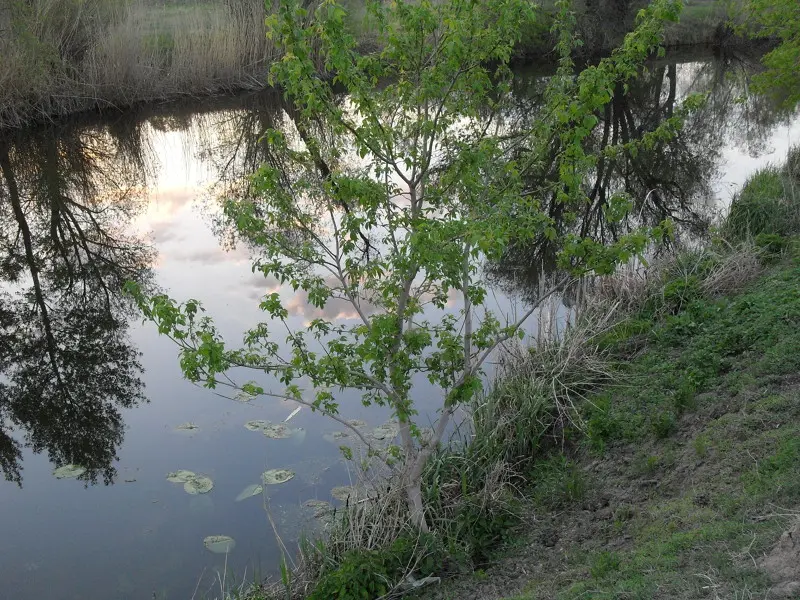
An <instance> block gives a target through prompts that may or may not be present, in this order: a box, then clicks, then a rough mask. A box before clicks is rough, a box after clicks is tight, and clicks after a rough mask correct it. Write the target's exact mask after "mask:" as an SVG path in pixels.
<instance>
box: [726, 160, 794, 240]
mask: <svg viewBox="0 0 800 600" xmlns="http://www.w3.org/2000/svg"><path fill="white" fill-rule="evenodd" d="M796 186H797V184H796V183H795V182H793V181H792V180H791V178H790V176H789V174H788V171H787V168H786V167H784V168H778V167H766V168H764V169H761V170H759V171H756V173H754V174H753V175H751V176H750V177H749V178H748V179H747V181H746V182H745V184H744V186H743V187H742V190H741V191H740V192H739V193H738V194H737V195H736V196H735V197H734V199H733V201H732V202H731V207H730V211H729V213H728V216H727V218H726V220H725V224H724V226H723V234H724V235H726V236H727V237H728V238H729V239H731V240H742V239H746V238H748V237H756V236H758V235H759V234H762V233H765V234H777V235H782V236H786V235H790V234H793V233H798V232H800V198H798V195H797V194H798V192H797V189H796Z"/></svg>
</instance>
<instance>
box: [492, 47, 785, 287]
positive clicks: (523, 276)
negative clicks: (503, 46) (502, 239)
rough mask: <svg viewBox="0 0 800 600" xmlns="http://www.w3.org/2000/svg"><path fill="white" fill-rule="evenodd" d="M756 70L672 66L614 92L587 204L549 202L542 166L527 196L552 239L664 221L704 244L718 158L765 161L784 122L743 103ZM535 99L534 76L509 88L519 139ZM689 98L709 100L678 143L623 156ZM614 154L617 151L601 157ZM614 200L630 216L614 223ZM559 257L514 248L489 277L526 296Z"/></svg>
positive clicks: (547, 245) (729, 61) (764, 102)
mask: <svg viewBox="0 0 800 600" xmlns="http://www.w3.org/2000/svg"><path fill="white" fill-rule="evenodd" d="M690 58H691V57H690ZM757 68H759V64H758V62H757V59H752V60H750V59H747V58H742V57H735V56H723V57H719V58H717V59H715V60H706V61H702V62H695V61H693V60H688V61H684V60H681V59H680V58H679V57H678V58H672V59H670V60H660V61H658V62H655V63H651V64H650V65H649V68H648V69H647V71H646V72H645V73H644V74H643V75H642V77H640V78H639V79H637V80H635V81H633V82H632V83H631V84H630V86H629V88H628V89H625V88H624V87H623V86H622V85H621V84H620V85H618V86H617V88H616V89H615V90H614V94H613V97H612V99H611V101H610V102H609V103H608V104H607V105H606V106H605V107H604V109H603V110H602V111H601V112H600V113H599V114H598V115H597V118H598V125H597V126H596V128H595V130H594V131H593V133H592V135H591V136H590V137H589V139H588V143H587V150H588V151H591V152H592V153H594V154H597V155H598V156H600V158H599V160H598V162H597V165H596V168H595V169H594V171H593V173H592V174H591V176H590V177H589V178H588V179H587V180H586V181H585V182H584V191H585V201H584V202H583V203H582V204H580V205H578V204H576V205H566V204H564V203H562V202H559V201H557V200H556V194H555V192H554V191H553V189H554V188H553V185H552V183H553V182H554V179H553V178H554V177H555V176H556V175H557V173H555V172H554V171H553V170H552V168H551V163H548V162H547V161H544V162H543V164H542V167H541V168H540V169H539V170H538V171H537V172H536V173H535V174H533V175H532V176H531V181H530V186H531V188H532V189H534V190H545V191H544V192H543V193H541V194H540V195H539V197H540V198H541V201H542V202H543V208H544V209H545V210H546V211H547V212H548V214H549V215H550V217H551V218H553V220H554V222H555V223H556V228H557V229H558V230H559V234H565V233H569V232H574V233H578V234H579V235H580V236H581V237H592V238H594V239H598V240H604V241H612V240H616V239H618V238H619V237H620V236H621V235H623V234H625V233H628V232H630V231H631V230H633V229H634V228H636V227H639V226H643V225H644V226H654V225H657V224H658V223H660V222H662V221H663V220H664V219H670V220H672V221H673V222H674V223H675V224H676V226H677V235H678V237H679V238H685V237H689V238H696V237H698V236H702V235H703V234H704V233H705V232H706V231H707V228H708V225H709V223H710V222H711V221H712V220H713V218H714V217H715V216H716V214H717V213H718V211H719V207H718V205H717V202H716V200H717V199H716V198H715V197H714V182H715V178H716V176H717V173H718V169H719V167H720V162H721V156H720V151H721V150H722V149H723V148H724V147H725V146H726V145H730V144H731V143H732V142H733V143H734V144H737V145H741V146H746V147H747V148H749V149H750V151H751V152H752V153H759V152H761V151H763V148H764V143H765V140H766V139H767V137H768V135H769V133H770V132H771V131H772V130H773V128H774V127H775V125H776V124H777V123H778V122H781V121H782V120H786V119H787V117H788V116H789V115H788V114H787V113H786V112H785V111H782V110H780V109H779V108H778V106H777V105H776V104H774V103H771V102H770V101H769V100H768V99H765V98H763V97H759V96H750V95H747V86H748V81H749V78H750V76H751V75H752V74H753V72H754V70H755V69H757ZM542 89H543V83H542V76H541V75H540V74H532V75H530V76H528V77H525V76H524V75H523V76H521V77H518V78H517V79H516V95H515V98H516V99H518V100H517V106H516V107H515V109H514V110H513V111H512V114H511V115H510V116H509V118H508V120H509V121H511V122H514V123H515V124H516V126H517V127H519V128H520V130H524V129H525V127H526V126H528V125H530V124H531V122H532V120H535V119H536V118H537V114H538V110H540V109H539V108H538V107H539V103H538V102H537V100H536V98H537V94H538V93H539V92H540V91H541V90H542ZM691 93H702V94H706V95H707V100H706V102H705V104H704V105H703V107H702V108H700V109H699V110H697V111H695V112H693V113H691V114H690V115H689V116H688V118H687V119H686V121H685V123H684V126H683V127H682V129H681V130H680V131H679V132H678V133H677V134H676V135H674V136H673V137H672V138H670V139H657V140H655V141H654V143H653V144H652V145H651V146H647V147H641V146H640V147H638V148H635V149H634V148H631V147H630V145H631V143H632V142H636V141H638V140H641V139H642V138H643V136H646V135H647V134H649V133H651V132H653V131H655V130H656V129H657V128H658V127H659V126H660V125H661V124H662V123H664V122H665V121H667V120H668V119H671V118H673V117H674V116H675V115H676V114H677V111H678V110H679V106H680V102H681V100H682V99H683V98H685V97H686V96H687V95H688V94H691ZM612 147H617V148H619V149H620V150H621V151H620V152H618V153H616V154H614V155H610V154H609V153H608V152H605V154H604V151H607V150H608V149H609V148H612ZM553 151H554V152H555V151H557V148H556V149H554V150H553ZM620 194H624V195H625V196H627V197H628V198H629V200H630V201H631V202H632V210H631V211H630V212H629V213H628V216H627V217H626V218H624V219H623V220H622V221H619V222H614V221H611V220H609V219H608V218H607V214H606V209H607V207H608V204H609V200H610V199H611V198H612V197H614V196H615V195H620ZM558 237H559V238H560V237H561V235H559V236H558ZM558 251H559V248H558V247H556V246H555V245H554V243H553V242H551V241H549V240H547V239H544V238H542V239H538V240H534V241H533V242H529V243H526V244H517V245H514V244H512V246H511V247H510V249H509V250H508V252H507V253H506V256H505V257H504V259H503V260H502V261H501V262H500V263H499V264H496V265H491V266H490V271H491V273H492V274H493V275H494V276H495V277H496V278H497V279H498V280H499V281H500V282H501V283H505V284H507V285H510V286H511V287H513V288H515V289H517V290H520V291H522V292H523V293H533V291H534V290H536V289H537V285H536V284H537V282H538V279H539V277H540V275H541V274H542V273H549V272H551V271H552V270H553V269H554V268H555V256H556V255H557V253H558Z"/></svg>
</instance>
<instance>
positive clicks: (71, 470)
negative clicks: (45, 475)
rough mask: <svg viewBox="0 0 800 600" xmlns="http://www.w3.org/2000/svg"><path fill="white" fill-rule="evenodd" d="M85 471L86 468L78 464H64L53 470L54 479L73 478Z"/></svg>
mask: <svg viewBox="0 0 800 600" xmlns="http://www.w3.org/2000/svg"><path fill="white" fill-rule="evenodd" d="M84 473H86V469H85V468H84V467H81V466H79V465H64V466H63V467H58V468H57V469H55V470H54V471H53V475H54V476H55V478H56V479H75V478H76V477H80V476H81V475H83V474H84Z"/></svg>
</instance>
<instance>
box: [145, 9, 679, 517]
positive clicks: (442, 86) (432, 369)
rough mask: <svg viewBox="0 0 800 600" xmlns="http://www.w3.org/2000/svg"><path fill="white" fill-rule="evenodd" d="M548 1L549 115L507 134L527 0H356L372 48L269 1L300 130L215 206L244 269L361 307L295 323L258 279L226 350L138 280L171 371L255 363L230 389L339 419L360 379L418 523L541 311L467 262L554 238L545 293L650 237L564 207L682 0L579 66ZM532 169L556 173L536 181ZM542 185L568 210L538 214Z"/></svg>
mask: <svg viewBox="0 0 800 600" xmlns="http://www.w3.org/2000/svg"><path fill="white" fill-rule="evenodd" d="M559 8H560V15H559V19H558V22H559V25H558V31H559V33H560V41H559V45H558V51H559V54H560V57H561V58H560V67H559V71H558V73H557V75H556V76H554V77H553V78H552V79H551V81H550V83H549V86H548V89H547V93H546V99H545V101H546V104H547V105H546V110H544V111H542V114H543V115H544V116H543V117H542V118H541V119H540V120H538V121H537V122H536V123H534V124H533V125H532V126H530V127H528V128H526V129H525V130H522V131H517V130H515V129H514V127H513V123H506V122H504V119H503V109H504V106H505V105H506V102H507V101H508V100H509V97H510V86H509V82H510V78H511V77H512V74H511V71H510V69H509V66H508V65H509V61H510V59H511V57H512V52H513V48H514V45H515V43H516V42H517V41H518V39H519V37H520V32H521V31H522V30H523V29H524V28H525V26H526V23H527V22H528V21H529V20H530V19H532V18H534V16H535V15H534V12H533V8H532V5H531V4H530V3H529V2H528V1H527V0H497V1H492V2H485V1H478V0H445V1H444V2H436V3H433V2H429V1H427V0H421V1H417V2H404V1H396V2H392V3H386V4H384V3H382V2H370V3H369V4H368V14H369V18H370V25H371V26H372V27H373V28H374V29H375V30H376V31H377V33H378V36H379V40H380V44H381V45H380V47H381V48H382V49H381V51H380V52H379V53H377V54H369V55H361V54H360V53H359V52H358V51H357V43H356V40H355V39H354V37H353V36H352V35H351V34H350V33H349V32H348V28H347V26H346V24H347V22H346V19H347V15H346V12H345V10H344V9H343V8H342V7H341V6H340V5H338V4H337V3H336V2H335V1H333V0H324V1H323V2H322V3H321V4H320V6H319V7H318V8H317V9H316V10H315V11H313V13H308V12H307V11H306V10H305V9H303V8H302V7H300V6H299V5H298V4H297V3H296V2H294V1H293V0H282V2H281V3H280V6H279V9H278V11H277V13H276V14H275V15H274V16H273V17H272V18H271V19H270V21H269V26H270V31H271V35H272V36H273V37H274V39H275V40H276V41H277V43H278V44H279V45H280V46H281V47H282V49H283V59H282V60H280V61H279V62H278V63H277V64H276V65H275V66H274V68H273V72H272V73H273V77H274V80H275V82H276V83H277V84H278V85H279V86H280V87H281V89H282V90H283V91H284V92H285V94H286V96H287V97H288V98H289V99H290V100H291V101H292V102H293V104H294V111H293V115H292V116H293V122H294V123H295V126H296V135H292V133H291V132H281V131H271V132H269V133H268V134H267V138H268V140H269V143H270V144H271V147H272V157H273V159H272V160H271V162H270V164H266V165H264V166H262V167H261V168H260V169H259V171H258V172H257V173H256V174H255V175H254V176H253V179H252V190H251V193H250V194H248V195H247V197H246V198H238V199H233V200H230V201H228V202H227V203H226V205H225V214H226V215H227V217H229V218H230V219H231V221H232V222H233V223H234V224H235V228H236V230H237V232H238V235H239V236H240V237H241V238H242V239H243V240H245V241H246V242H247V243H249V244H250V245H251V246H252V247H253V248H254V249H255V250H256V251H257V252H256V254H257V256H258V257H259V258H258V259H257V261H256V263H255V267H254V268H257V269H258V270H259V271H260V272H261V273H263V274H264V275H265V276H269V277H274V278H276V279H277V280H278V281H279V282H280V283H281V284H284V285H286V286H289V287H291V288H292V289H293V290H295V291H297V290H303V291H304V292H305V293H306V294H307V295H308V298H309V301H310V302H311V303H312V304H313V305H314V306H316V307H318V308H323V307H325V306H326V304H327V303H329V302H334V301H335V302H346V303H348V304H349V305H350V306H352V309H353V311H354V314H355V315H357V319H356V320H355V322H354V321H335V320H329V319H323V318H317V319H314V320H313V321H311V322H310V323H309V324H308V325H307V327H305V328H304V329H302V330H292V329H290V328H289V326H288V323H287V319H288V316H289V312H288V310H287V307H286V303H285V301H284V298H282V296H281V294H280V293H272V294H269V295H267V296H266V297H265V298H264V299H263V301H262V302H261V305H260V306H261V308H262V309H263V311H264V312H265V313H266V314H267V315H268V317H269V320H268V321H266V322H264V323H260V324H258V325H257V326H256V327H254V328H253V329H252V330H250V331H249V332H248V333H247V334H246V337H245V344H244V346H243V347H241V348H237V349H230V348H229V347H228V346H227V345H225V343H224V342H223V340H222V339H221V337H220V335H219V334H218V332H217V330H216V329H215V328H214V325H213V323H212V321H211V320H210V319H208V318H207V317H200V316H199V313H198V311H199V310H200V307H199V304H198V303H197V302H196V301H189V302H186V303H183V304H178V303H176V302H174V301H173V300H171V299H169V298H168V297H166V296H156V297H153V298H144V297H142V296H141V294H140V295H139V301H140V304H141V306H142V308H143V309H144V311H145V314H146V315H147V317H149V318H150V319H152V320H154V321H155V322H156V323H157V324H158V326H159V328H160V331H161V332H162V333H165V334H168V335H170V336H171V337H172V338H174V339H175V340H176V341H177V343H178V344H179V345H180V347H181V365H182V368H183V371H184V373H185V375H186V376H187V377H188V378H189V379H191V380H193V381H202V382H204V383H205V385H207V386H209V387H214V386H216V385H218V384H221V383H227V381H226V379H225V378H224V377H223V376H222V375H223V374H224V373H225V372H226V371H228V370H230V369H232V368H234V367H237V368H238V367H246V368H250V369H255V370H256V371H260V372H264V373H269V374H271V375H273V376H274V377H275V378H276V379H277V380H279V381H280V382H281V384H280V385H281V386H283V389H280V390H276V389H265V387H264V386H263V385H259V384H256V383H252V382H251V383H248V384H245V385H243V386H241V387H242V389H244V391H246V392H248V393H251V394H259V395H262V394H263V395H266V396H271V397H276V398H284V399H290V400H294V401H296V402H299V403H301V404H305V405H307V406H310V407H312V408H314V409H315V410H319V411H322V412H323V413H325V414H326V415H329V416H330V417H331V418H333V419H335V420H337V421H339V422H340V423H342V424H343V425H345V426H349V424H348V423H347V422H346V420H345V419H344V418H343V416H342V415H341V411H342V410H344V408H345V407H342V406H340V403H339V402H337V399H336V397H335V395H334V394H333V393H331V392H330V391H329V390H331V389H332V390H337V389H344V388H350V389H355V390H359V391H360V392H361V393H362V400H363V403H364V404H365V405H373V404H377V405H381V406H389V407H390V408H391V410H392V412H393V415H394V416H396V418H397V420H398V422H399V437H400V446H399V447H395V448H394V450H395V452H394V455H395V457H396V458H398V459H400V460H398V461H397V462H396V463H395V465H394V469H395V470H396V474H397V477H399V479H398V481H400V482H401V484H402V486H403V487H404V489H405V493H406V496H407V502H408V506H409V513H410V515H411V517H412V519H413V522H414V523H415V524H416V525H417V526H418V527H420V528H421V529H423V530H424V529H427V524H426V520H425V510H424V506H423V500H422V494H421V489H420V485H421V475H422V471H423V467H424V465H425V462H426V460H427V459H428V458H429V456H430V455H431V453H432V452H433V449H434V448H435V446H436V444H438V443H439V442H440V441H441V440H442V438H443V436H444V434H445V432H446V429H447V426H448V423H449V421H450V419H451V417H452V415H453V413H454V411H455V410H456V408H457V407H458V406H459V405H461V404H463V403H465V402H468V401H469V400H470V399H471V398H472V397H473V396H474V395H475V394H476V393H477V392H478V391H479V390H480V389H481V387H482V377H481V375H482V373H481V369H482V366H483V365H484V363H485V361H486V360H487V358H488V357H489V356H490V354H491V353H492V351H493V350H494V349H495V348H496V347H497V346H498V345H499V344H501V343H503V342H504V341H505V340H508V339H509V338H511V337H513V336H517V335H519V333H520V328H521V326H522V324H523V323H524V322H525V320H526V319H527V318H528V317H530V315H531V314H533V312H534V311H535V309H536V304H535V303H534V304H533V305H531V306H529V307H528V308H527V310H526V311H525V313H524V314H523V315H521V316H520V317H518V318H516V319H514V320H511V319H509V318H507V317H506V316H503V315H496V314H492V312H491V311H490V310H488V309H487V307H486V306H485V300H486V295H487V288H486V283H485V281H484V280H483V279H482V277H481V270H480V266H481V264H482V263H483V262H484V261H486V260H493V259H496V258H498V257H499V256H500V255H501V254H502V253H503V251H504V249H505V248H506V247H507V245H508V243H509V241H510V240H512V239H514V240H517V241H519V240H526V239H528V240H534V239H540V238H548V239H551V240H553V241H554V242H555V243H556V245H557V247H558V249H559V250H558V261H559V265H560V267H561V269H562V271H561V272H562V273H566V275H564V276H562V277H560V278H559V279H558V281H556V282H555V283H554V285H553V286H552V287H551V288H550V289H549V292H548V293H558V292H559V291H561V290H562V289H563V286H564V285H565V284H566V283H567V280H568V279H569V277H570V274H573V275H574V274H575V273H579V272H586V271H596V272H608V271H610V270H613V268H614V266H615V265H616V264H618V263H619V262H620V261H624V260H627V259H628V258H629V257H631V256H632V255H633V254H636V253H638V252H640V251H641V250H642V249H643V248H644V246H645V245H646V243H647V240H648V239H650V237H651V236H652V235H662V234H663V233H664V231H662V230H660V229H659V228H658V227H657V228H651V229H639V230H636V231H634V232H632V233H629V234H626V235H620V236H619V237H618V238H617V239H616V240H615V241H613V242H609V243H606V244H603V243H600V242H598V241H597V240H593V239H592V238H590V237H588V236H586V237H582V236H581V235H580V233H579V232H580V229H579V228H576V227H562V226H560V225H562V224H563V223H564V222H565V223H570V222H574V221H576V220H577V218H578V217H577V214H578V213H576V212H572V208H571V207H574V206H580V205H581V203H584V204H585V203H586V202H587V201H588V200H587V198H588V197H587V194H586V190H585V189H584V187H583V185H582V184H583V181H584V178H585V176H586V174H587V173H589V172H591V171H592V170H593V169H595V168H596V164H597V160H598V156H596V155H587V154H586V152H585V151H584V141H585V140H586V139H587V137H588V136H589V135H590V134H591V133H592V130H593V128H594V127H595V125H596V124H597V117H596V113H597V112H598V111H600V110H601V109H602V107H603V106H604V105H605V104H606V103H607V102H608V101H609V100H610V99H611V97H612V95H613V92H614V89H615V87H616V86H617V85H618V84H619V85H623V86H624V85H626V83H627V82H628V81H629V80H630V79H631V78H633V77H635V76H636V73H637V72H638V70H639V69H640V67H641V66H642V63H643V61H644V60H645V58H646V57H647V56H648V55H650V54H651V53H652V52H653V51H654V50H655V49H656V48H657V46H658V43H659V41H660V35H661V27H662V23H663V21H664V20H665V19H674V18H676V16H677V14H678V11H679V9H680V4H679V2H677V1H674V0H656V1H655V2H654V3H653V5H652V6H651V7H649V8H648V9H647V10H645V11H642V13H641V14H640V15H639V19H638V26H637V29H636V30H635V31H634V32H632V33H631V34H629V35H628V36H627V38H626V39H625V42H624V44H623V45H622V47H621V48H620V49H619V50H617V51H616V52H615V53H614V54H613V55H612V56H611V57H609V58H607V59H604V60H603V61H601V62H600V63H599V64H598V65H596V66H593V67H590V68H587V69H585V70H584V71H583V72H581V73H580V74H579V75H576V74H575V72H574V67H573V64H572V62H571V60H570V53H571V51H572V50H573V48H574V45H575V43H576V41H575V40H574V39H573V37H572V34H571V29H570V23H571V13H570V12H569V7H568V5H567V4H566V3H562V4H560V5H559ZM319 66H322V67H323V72H324V73H328V74H330V75H331V79H330V80H327V79H325V78H324V77H322V76H320V74H319V69H318V67H319ZM336 89H338V90H341V92H340V93H337V92H335V90H336ZM676 112H678V113H679V112H680V111H676ZM678 126H679V115H676V116H675V117H674V118H672V119H667V120H666V121H665V122H664V123H663V124H662V125H661V126H660V127H659V128H657V129H656V130H654V131H652V132H650V133H648V134H647V135H645V136H643V137H642V138H641V139H639V140H631V141H629V142H627V143H626V144H624V145H622V144H620V145H616V146H611V147H607V148H605V149H604V150H603V151H604V152H609V153H611V152H620V151H631V152H633V151H635V150H636V148H637V145H647V144H652V143H653V142H654V141H655V140H657V139H659V138H663V137H665V136H669V135H671V133H673V132H674V131H675V128H676V127H678ZM541 172H546V173H549V174H550V175H549V176H548V177H546V178H543V179H541V178H537V177H532V174H534V173H541ZM543 195H553V196H554V197H555V198H556V199H557V200H558V202H559V203H560V204H561V205H563V206H564V207H567V208H568V210H565V211H563V213H562V214H560V215H553V214H550V213H549V212H546V211H545V210H543V209H542V206H543V203H542V202H541V198H542V197H543ZM629 206H630V202H629V201H628V199H627V198H625V197H624V196H621V195H620V196H614V197H612V198H610V199H608V200H607V205H606V206H605V208H604V211H605V213H606V217H607V218H608V219H611V220H614V219H622V218H624V216H625V215H626V212H627V210H628V207H629ZM556 221H559V222H558V223H557V222H556ZM135 291H136V290H135V289H134V292H135ZM454 296H457V297H458V298H459V304H460V307H459V309H458V310H457V311H455V312H453V311H451V312H450V313H449V314H447V315H446V316H444V317H443V318H441V319H437V320H432V319H430V318H429V317H428V316H427V314H429V313H426V308H427V307H428V306H432V307H434V308H437V309H445V307H446V306H447V304H448V301H449V300H450V299H451V298H452V297H454ZM542 299H543V296H540V298H539V302H541V300H542ZM281 331H283V333H281ZM287 331H288V333H287ZM285 335H288V337H287V340H288V342H289V347H290V349H289V350H288V351H286V352H282V351H281V349H280V347H279V345H278V344H277V343H275V339H276V336H285ZM419 376H425V377H427V379H428V381H429V382H430V383H431V384H433V385H435V386H436V387H437V389H438V390H439V396H438V399H437V404H438V411H437V412H438V415H437V417H438V418H437V420H436V424H435V428H434V432H433V435H432V439H429V438H427V437H425V436H423V435H422V434H421V431H420V428H419V426H418V424H417V417H418V408H417V404H416V402H415V400H417V396H416V393H415V380H417V379H416V378H417V377H419ZM417 381H418V380H417ZM302 382H307V383H309V384H310V386H311V387H312V388H313V396H312V397H308V396H307V395H305V394H307V393H308V391H307V390H303V389H301V383H302ZM304 392H305V394H304ZM354 432H355V433H356V435H357V436H358V437H360V438H361V439H362V441H364V442H365V443H367V444H368V445H369V440H367V439H365V438H364V436H362V434H361V433H360V432H359V431H357V430H355V429H354Z"/></svg>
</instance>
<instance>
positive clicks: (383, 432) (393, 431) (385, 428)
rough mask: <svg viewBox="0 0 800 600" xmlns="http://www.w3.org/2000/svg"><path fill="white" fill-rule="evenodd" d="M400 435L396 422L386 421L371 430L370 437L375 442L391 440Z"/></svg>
mask: <svg viewBox="0 0 800 600" xmlns="http://www.w3.org/2000/svg"><path fill="white" fill-rule="evenodd" d="M398 433H400V426H399V425H398V424H397V422H396V421H387V422H386V423H384V424H383V425H378V426H377V427H376V428H375V429H373V430H372V437H374V438H375V439H376V440H393V439H394V438H396V437H397V434H398Z"/></svg>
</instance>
